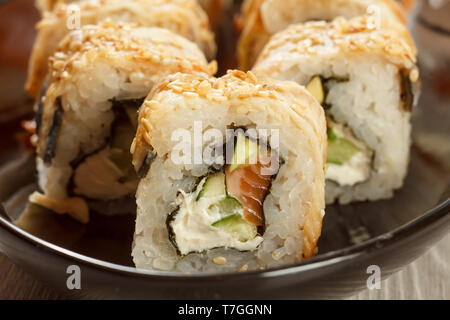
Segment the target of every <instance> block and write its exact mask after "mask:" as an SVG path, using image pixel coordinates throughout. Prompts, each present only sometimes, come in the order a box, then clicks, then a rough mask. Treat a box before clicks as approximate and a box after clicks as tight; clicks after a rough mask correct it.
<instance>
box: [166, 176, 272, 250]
mask: <svg viewBox="0 0 450 320" xmlns="http://www.w3.org/2000/svg"><path fill="white" fill-rule="evenodd" d="M203 183H204V181H203V182H202V183H201V184H200V185H199V188H198V190H201V189H202V184H203ZM197 195H198V192H193V193H191V194H186V193H184V192H183V191H180V196H179V198H178V199H179V200H178V205H179V211H178V213H177V214H176V215H175V217H174V220H173V221H172V222H171V227H172V231H173V233H174V235H175V242H176V244H177V248H178V250H179V252H180V253H181V254H182V255H186V254H188V253H191V252H202V251H205V250H210V249H213V248H219V247H225V248H233V249H237V250H240V251H252V250H256V249H257V247H258V246H259V245H260V244H261V242H262V241H263V238H262V237H261V236H259V235H258V236H256V237H255V238H253V239H251V240H248V241H245V242H242V241H239V240H238V239H236V238H235V237H233V235H232V234H230V233H228V232H226V231H224V230H222V229H220V228H218V227H214V226H213V225H212V224H213V223H214V222H216V221H218V220H220V219H222V218H224V215H223V213H221V212H219V210H218V209H217V208H215V209H214V208H211V206H212V205H213V204H216V203H218V202H219V201H220V200H222V199H223V198H224V196H218V197H203V198H201V199H199V200H198V201H197V200H196V199H197ZM240 214H241V215H242V212H240Z"/></svg>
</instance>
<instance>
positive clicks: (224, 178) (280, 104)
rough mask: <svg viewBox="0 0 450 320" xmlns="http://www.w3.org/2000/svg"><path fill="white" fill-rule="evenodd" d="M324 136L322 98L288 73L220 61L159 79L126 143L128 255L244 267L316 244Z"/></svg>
mask: <svg viewBox="0 0 450 320" xmlns="http://www.w3.org/2000/svg"><path fill="white" fill-rule="evenodd" d="M180 130H181V131H180ZM180 137H183V138H185V139H186V140H184V139H180ZM198 137H200V140H199V139H198ZM191 142H193V144H192V143H191ZM326 143H327V138H326V121H325V116H324V111H323V108H322V107H321V106H320V105H319V104H318V103H317V101H316V100H315V99H314V97H313V96H312V95H311V94H310V93H309V92H308V91H307V90H306V89H305V88H304V87H302V86H300V85H298V84H296V83H294V82H290V81H278V80H271V79H258V78H256V77H255V76H254V75H253V74H252V73H244V72H242V71H229V72H228V73H227V75H225V76H223V77H221V78H218V79H217V78H213V77H208V76H207V75H192V74H177V75H174V76H171V77H169V78H168V79H166V80H164V81H163V82H161V83H160V84H158V85H156V86H155V87H154V89H153V90H152V92H151V93H150V95H149V96H148V97H147V99H146V100H145V102H144V104H143V105H142V107H141V110H140V114H139V127H138V130H137V134H136V138H135V140H134V141H133V144H132V147H131V151H132V153H133V164H134V165H135V168H136V169H137V171H138V172H140V175H141V177H142V178H141V180H140V182H139V187H138V190H137V193H136V201H137V218H136V230H135V237H134V244H133V249H132V256H133V260H134V262H135V264H136V266H137V267H138V268H144V269H161V270H175V271H182V272H188V273H189V272H199V271H237V270H238V271H245V270H252V269H257V268H265V267H270V266H275V265H280V264H282V263H288V262H293V261H298V260H301V259H303V258H309V257H311V256H313V255H314V254H315V253H316V250H317V249H316V245H317V240H318V238H319V236H320V233H321V227H322V218H323V215H324V207H325V200H324V183H325V178H324V166H325V156H326ZM180 146H181V149H180ZM191 151H192V152H191ZM199 155H200V156H201V155H203V157H201V158H199V159H197V161H196V160H195V159H196V157H197V156H199ZM205 155H208V156H205ZM178 156H180V157H181V158H178Z"/></svg>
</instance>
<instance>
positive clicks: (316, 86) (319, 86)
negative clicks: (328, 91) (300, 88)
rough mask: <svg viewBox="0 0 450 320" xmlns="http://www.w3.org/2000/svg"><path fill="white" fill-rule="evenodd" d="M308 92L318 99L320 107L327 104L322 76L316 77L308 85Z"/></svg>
mask: <svg viewBox="0 0 450 320" xmlns="http://www.w3.org/2000/svg"><path fill="white" fill-rule="evenodd" d="M306 90H308V91H309V93H311V95H312V96H313V97H314V98H316V100H317V101H318V102H319V104H320V105H322V104H323V103H324V102H325V90H324V86H323V81H322V78H321V77H320V76H314V77H313V78H312V79H311V80H310V81H309V83H308V84H307V85H306Z"/></svg>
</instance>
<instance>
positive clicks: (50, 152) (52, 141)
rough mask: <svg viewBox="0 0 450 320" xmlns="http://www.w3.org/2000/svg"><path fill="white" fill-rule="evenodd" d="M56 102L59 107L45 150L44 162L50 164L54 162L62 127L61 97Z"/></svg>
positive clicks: (54, 116)
mask: <svg viewBox="0 0 450 320" xmlns="http://www.w3.org/2000/svg"><path fill="white" fill-rule="evenodd" d="M55 103H56V104H57V109H56V110H55V113H54V114H53V121H52V125H51V127H50V131H49V133H48V137H47V147H46V148H45V151H44V156H43V159H44V163H47V164H50V163H51V162H52V159H53V157H54V156H55V149H56V143H57V140H58V134H59V130H60V129H61V124H62V115H63V108H62V104H61V97H58V98H56V101H55Z"/></svg>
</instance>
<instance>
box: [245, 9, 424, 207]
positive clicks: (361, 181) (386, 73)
mask: <svg viewBox="0 0 450 320" xmlns="http://www.w3.org/2000/svg"><path fill="white" fill-rule="evenodd" d="M253 70H254V72H255V73H256V74H257V75H265V76H271V77H274V78H276V79H280V80H292V81H295V82H297V83H299V84H301V85H305V86H307V88H308V89H310V90H311V91H312V92H313V94H314V96H315V97H316V98H317V100H319V102H320V103H321V104H322V105H323V107H324V109H325V113H326V115H327V118H328V156H327V172H326V178H327V184H326V200H327V203H331V202H334V201H335V200H339V202H340V203H349V202H351V201H358V200H378V199H385V198H390V197H391V196H392V195H393V191H394V190H395V189H397V188H400V187H401V186H402V184H403V179H404V177H405V175H406V173H407V167H408V160H409V149H410V132H411V124H410V115H411V108H412V106H413V104H414V103H415V101H417V98H418V94H419V89H420V85H419V71H418V69H417V67H416V57H415V50H414V49H413V48H412V47H411V46H410V45H409V42H408V39H405V37H403V36H402V34H401V33H400V34H399V33H398V32H397V30H396V29H395V28H394V29H390V28H384V27H379V28H376V27H375V26H374V25H373V24H372V21H371V18H370V17H367V16H365V17H358V18H354V19H351V20H346V19H344V18H337V19H335V20H334V21H333V22H330V23H326V22H309V23H306V24H299V25H293V26H291V27H289V28H288V29H286V30H284V31H282V32H280V33H278V34H276V35H275V36H273V38H272V40H271V41H270V42H269V43H268V44H267V45H266V47H265V49H264V50H263V52H262V53H261V55H260V57H259V60H258V62H257V63H256V65H255V67H254V69H253Z"/></svg>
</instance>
